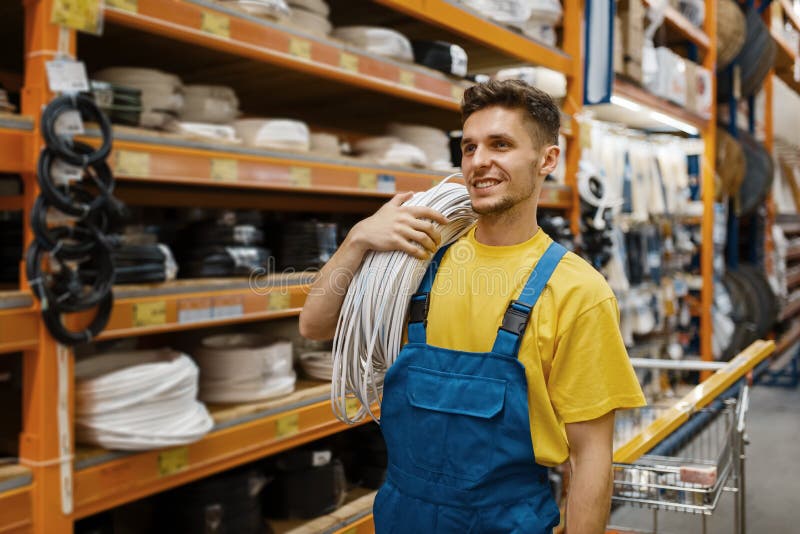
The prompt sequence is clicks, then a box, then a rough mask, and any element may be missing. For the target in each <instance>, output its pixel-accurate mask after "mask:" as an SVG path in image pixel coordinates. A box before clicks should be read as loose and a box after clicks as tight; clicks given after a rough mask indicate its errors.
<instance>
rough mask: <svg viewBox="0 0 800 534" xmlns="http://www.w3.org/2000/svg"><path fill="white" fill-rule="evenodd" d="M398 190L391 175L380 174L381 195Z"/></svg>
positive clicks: (379, 187)
mask: <svg viewBox="0 0 800 534" xmlns="http://www.w3.org/2000/svg"><path fill="white" fill-rule="evenodd" d="M395 190H396V187H395V178H394V176H392V175H391V174H379V175H378V191H380V192H381V193H394V192H395Z"/></svg>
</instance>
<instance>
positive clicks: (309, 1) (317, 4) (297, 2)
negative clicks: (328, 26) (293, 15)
mask: <svg viewBox="0 0 800 534" xmlns="http://www.w3.org/2000/svg"><path fill="white" fill-rule="evenodd" d="M289 7H291V8H292V9H304V10H306V11H310V12H311V13H316V14H317V15H320V16H322V17H325V18H328V15H330V14H331V8H330V6H329V5H328V3H327V2H325V0H289Z"/></svg>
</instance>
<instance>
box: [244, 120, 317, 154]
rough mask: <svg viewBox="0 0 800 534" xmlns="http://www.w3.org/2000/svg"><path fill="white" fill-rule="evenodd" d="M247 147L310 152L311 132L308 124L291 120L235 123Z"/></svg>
mask: <svg viewBox="0 0 800 534" xmlns="http://www.w3.org/2000/svg"><path fill="white" fill-rule="evenodd" d="M233 127H234V128H236V133H238V134H239V137H241V138H242V141H243V142H244V144H245V145H247V146H251V147H255V148H272V149H277V150H292V151H296V152H308V150H309V148H311V132H310V131H309V129H308V126H307V125H306V123H304V122H301V121H296V120H291V119H241V120H237V121H235V122H234V123H233Z"/></svg>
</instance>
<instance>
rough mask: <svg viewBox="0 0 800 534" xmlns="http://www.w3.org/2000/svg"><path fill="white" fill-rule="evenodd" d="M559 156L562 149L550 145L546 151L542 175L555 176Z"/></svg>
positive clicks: (543, 158)
mask: <svg viewBox="0 0 800 534" xmlns="http://www.w3.org/2000/svg"><path fill="white" fill-rule="evenodd" d="M559 154H561V148H559V147H558V145H550V146H548V147H547V148H545V149H544V154H543V155H542V168H541V171H539V174H540V175H542V176H547V175H548V174H553V172H554V171H555V170H556V167H557V166H558V156H559Z"/></svg>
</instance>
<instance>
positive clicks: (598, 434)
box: [566, 411, 614, 534]
mask: <svg viewBox="0 0 800 534" xmlns="http://www.w3.org/2000/svg"><path fill="white" fill-rule="evenodd" d="M566 429H567V440H568V441H569V464H570V467H571V468H572V475H571V476H570V479H569V494H568V496H567V525H566V527H567V528H566V534H602V533H603V532H605V530H606V523H607V521H608V512H609V509H610V506H611V491H612V482H613V481H612V477H611V474H612V473H611V462H612V456H613V441H614V412H613V411H612V412H609V413H607V414H606V415H604V416H602V417H598V418H597V419H593V420H591V421H582V422H580V423H567V425H566Z"/></svg>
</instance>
